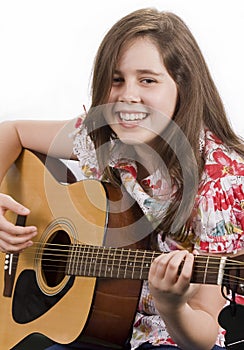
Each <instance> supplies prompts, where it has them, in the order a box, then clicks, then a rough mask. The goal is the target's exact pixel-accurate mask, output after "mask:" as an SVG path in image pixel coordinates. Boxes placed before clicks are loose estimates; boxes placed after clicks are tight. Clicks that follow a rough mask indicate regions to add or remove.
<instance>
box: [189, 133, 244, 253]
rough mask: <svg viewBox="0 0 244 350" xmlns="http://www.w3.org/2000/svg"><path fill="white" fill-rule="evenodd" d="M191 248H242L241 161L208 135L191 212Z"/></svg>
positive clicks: (243, 163) (243, 200) (243, 196)
mask: <svg viewBox="0 0 244 350" xmlns="http://www.w3.org/2000/svg"><path fill="white" fill-rule="evenodd" d="M192 228H193V231H194V233H195V248H197V249H199V250H200V251H202V252H208V253H235V252H237V251H238V250H240V249H243V248H244V161H243V158H242V157H240V155H238V154H237V153H236V152H234V151H231V152H230V151H229V150H228V149H227V148H226V147H224V145H222V144H219V143H218V142H216V140H214V139H213V138H211V137H209V140H208V144H207V149H206V164H205V169H204V172H203V176H202V182H201V185H200V188H199V191H198V195H197V198H196V202H195V207H194V212H193V222H192Z"/></svg>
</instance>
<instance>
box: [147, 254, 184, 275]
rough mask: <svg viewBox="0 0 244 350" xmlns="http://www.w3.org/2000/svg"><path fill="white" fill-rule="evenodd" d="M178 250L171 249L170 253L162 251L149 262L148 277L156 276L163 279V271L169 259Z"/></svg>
mask: <svg viewBox="0 0 244 350" xmlns="http://www.w3.org/2000/svg"><path fill="white" fill-rule="evenodd" d="M177 252H178V251H173V252H170V253H164V254H161V255H159V256H158V257H157V258H156V259H154V261H153V262H152V264H151V268H150V270H149V279H152V278H158V279H160V280H161V279H163V278H164V276H165V271H166V269H167V266H168V263H169V261H170V259H171V258H172V257H173V256H174V255H175V254H177Z"/></svg>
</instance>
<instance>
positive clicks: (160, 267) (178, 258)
mask: <svg viewBox="0 0 244 350" xmlns="http://www.w3.org/2000/svg"><path fill="white" fill-rule="evenodd" d="M193 262H194V255H193V254H191V253H189V252H188V251H187V250H182V251H178V250H177V251H172V252H170V253H167V254H161V255H160V256H159V257H157V258H156V259H155V260H154V261H153V263H152V265H151V268H150V271H149V277H148V281H149V287H150V291H151V294H152V296H153V298H154V302H155V306H156V308H157V310H158V311H159V312H160V313H164V314H167V313H170V312H172V308H173V309H175V308H179V307H180V306H182V305H183V304H185V303H186V302H187V300H188V299H189V298H190V297H191V296H192V295H193V293H194V292H196V291H197V289H198V288H199V286H198V285H192V284H190V281H191V275H192V269H193ZM179 269H180V270H179Z"/></svg>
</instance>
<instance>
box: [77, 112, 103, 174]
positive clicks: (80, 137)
mask: <svg viewBox="0 0 244 350" xmlns="http://www.w3.org/2000/svg"><path fill="white" fill-rule="evenodd" d="M83 121H84V117H79V118H78V119H77V122H76V125H75V127H76V129H75V131H74V133H73V134H72V137H73V153H74V154H75V155H76V156H77V159H78V160H79V168H80V170H81V172H82V175H83V176H84V177H85V178H88V179H89V178H91V179H98V180H100V178H101V174H100V172H99V167H98V161H97V155H96V150H95V145H94V143H93V141H92V140H91V138H90V136H89V135H88V133H87V129H86V127H85V125H84V124H83Z"/></svg>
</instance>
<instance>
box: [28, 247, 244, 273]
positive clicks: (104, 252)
mask: <svg viewBox="0 0 244 350" xmlns="http://www.w3.org/2000/svg"><path fill="white" fill-rule="evenodd" d="M36 244H38V243H36ZM40 246H41V245H40V244H38V247H40ZM47 246H49V247H50V248H46V247H47ZM57 246H60V247H62V248H63V247H66V248H67V249H66V251H65V250H64V249H58V248H56V247H57ZM43 247H45V248H44V251H43V252H40V251H36V249H35V251H36V252H37V254H38V255H39V256H40V257H39V258H38V259H42V258H43V256H50V254H51V253H56V252H59V253H60V254H59V256H60V257H64V258H65V259H68V258H72V256H73V254H74V252H72V251H71V249H72V248H75V249H76V251H75V254H76V255H77V254H79V255H80V254H82V255H83V256H84V255H87V256H88V258H89V257H90V258H93V259H94V257H93V256H91V254H92V255H93V254H96V257H97V254H100V255H101V257H102V258H103V259H105V260H107V259H108V258H109V256H110V257H111V258H113V260H114V257H117V258H119V260H120V261H121V256H123V257H126V260H128V257H127V255H128V254H129V255H132V254H134V255H136V257H134V258H135V259H136V260H139V261H138V262H141V259H146V258H147V259H148V258H149V259H150V258H152V259H154V258H155V255H156V256H159V255H161V254H162V252H159V251H149V250H140V249H129V248H114V247H112V248H109V247H103V246H92V245H80V244H79V245H63V244H56V243H55V244H53V243H48V244H43ZM54 247H55V248H54ZM78 248H79V250H78ZM48 251H50V252H48ZM91 251H92V252H91ZM66 252H67V253H68V254H66ZM61 253H62V254H61ZM24 254H25V255H29V254H33V253H32V248H31V247H30V248H28V250H26V251H25V252H24ZM37 254H35V258H36V257H37V256H38V255H37ZM139 254H141V255H139ZM146 255H149V256H146ZM221 257H222V256H217V257H215V256H213V255H195V257H194V260H195V262H196V263H197V262H199V260H204V261H207V260H208V259H209V258H210V259H211V260H212V261H213V260H216V262H219V261H220V260H221ZM131 258H133V256H131ZM86 259H87V258H86ZM227 259H228V268H236V266H238V267H241V266H244V262H242V261H238V260H233V259H231V258H229V257H228V256H227ZM230 263H231V264H232V265H230ZM211 264H213V263H211ZM217 266H218V265H217Z"/></svg>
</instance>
